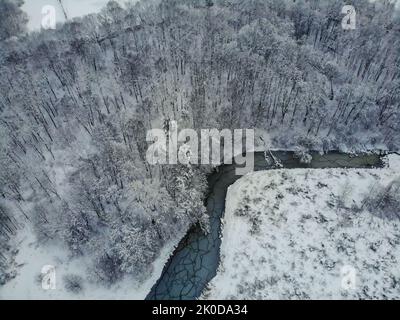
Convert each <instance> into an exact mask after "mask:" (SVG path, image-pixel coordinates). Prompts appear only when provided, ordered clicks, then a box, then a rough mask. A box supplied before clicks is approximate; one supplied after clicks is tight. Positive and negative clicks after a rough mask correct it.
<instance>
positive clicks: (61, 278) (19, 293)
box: [0, 225, 176, 300]
mask: <svg viewBox="0 0 400 320" xmlns="http://www.w3.org/2000/svg"><path fill="white" fill-rule="evenodd" d="M15 240H16V241H17V242H18V243H19V246H18V249H19V252H18V255H17V257H16V264H17V265H19V267H18V268H17V276H16V278H15V279H13V280H11V281H9V282H8V283H6V285H4V286H0V300H1V299H17V300H20V299H23V300H26V299H28V300H29V299H35V300H36V299H40V300H53V299H64V300H69V299H74V300H75V299H111V300H114V299H115V300H128V299H129V300H132V299H133V300H142V299H144V298H145V297H146V296H147V294H148V293H149V292H150V290H151V287H152V286H153V285H154V283H156V281H157V279H158V278H159V277H160V275H161V272H162V269H163V267H164V265H165V263H166V262H167V261H168V259H169V255H170V254H171V252H173V249H174V247H175V245H176V243H175V244H173V243H171V244H169V245H167V246H165V247H164V249H163V250H162V252H161V254H160V256H159V258H158V259H157V260H156V261H155V262H154V264H153V265H152V266H149V271H150V272H149V273H150V276H149V277H148V278H147V279H146V280H145V281H144V282H143V283H138V282H137V281H135V280H134V279H132V278H130V277H128V276H127V277H126V278H125V279H124V280H122V281H120V282H118V283H117V284H116V285H114V286H112V287H105V286H101V285H96V283H95V281H93V279H91V276H90V273H89V272H88V268H89V266H90V261H89V260H87V261H86V260H85V259H83V258H73V259H71V258H70V256H69V253H68V250H67V249H66V248H65V249H63V247H62V246H61V245H60V244H58V245H43V244H41V245H39V244H38V241H37V239H36V237H35V235H34V232H33V231H32V230H31V229H30V227H29V226H28V225H27V226H26V227H25V228H24V229H23V230H22V231H21V232H20V233H19V234H18V236H17V239H15ZM48 265H50V266H54V267H55V275H56V282H55V289H51V290H47V289H46V285H45V286H44V287H45V289H46V290H45V289H43V287H42V281H41V279H40V275H41V272H42V268H43V267H44V266H48ZM69 275H74V276H79V277H80V278H81V279H82V281H80V284H81V287H82V291H81V292H79V293H74V292H71V291H70V290H67V288H66V287H65V285H66V282H65V276H69Z"/></svg>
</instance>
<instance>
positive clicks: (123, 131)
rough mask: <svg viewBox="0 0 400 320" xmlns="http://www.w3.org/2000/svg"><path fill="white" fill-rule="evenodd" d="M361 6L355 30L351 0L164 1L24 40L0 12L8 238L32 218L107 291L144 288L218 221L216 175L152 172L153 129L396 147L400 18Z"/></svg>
mask: <svg viewBox="0 0 400 320" xmlns="http://www.w3.org/2000/svg"><path fill="white" fill-rule="evenodd" d="M352 2H353V5H354V6H355V8H356V10H357V28H356V30H343V29H342V27H341V21H342V17H343V16H342V14H341V8H342V6H343V5H344V2H343V1H341V0H330V1H327V0H326V1H324V0H207V1H206V0H204V1H203V0H196V1H195V0H163V1H141V2H138V3H135V4H128V5H127V6H126V8H122V7H121V6H119V5H118V4H117V3H116V2H113V1H111V2H109V3H108V5H107V6H106V7H105V8H104V9H103V10H102V11H101V12H100V13H99V14H94V15H89V16H86V17H84V18H79V19H75V20H73V21H69V22H67V23H65V24H64V25H62V26H59V27H58V28H57V30H47V31H42V32H35V33H31V34H29V35H26V34H24V31H25V29H24V28H25V27H24V23H25V22H26V17H25V15H24V14H23V13H22V11H20V8H19V7H20V3H19V1H17V2H15V1H12V0H0V14H1V15H2V16H1V19H0V41H1V42H0V132H1V133H0V168H1V170H0V205H1V207H0V208H1V210H0V223H1V224H2V226H1V227H0V237H5V238H9V237H11V234H12V233H13V232H14V229H13V227H12V225H13V224H14V223H17V221H14V220H15V219H17V218H16V217H22V218H24V219H29V220H31V221H32V223H33V224H34V225H35V229H36V230H37V232H38V235H39V237H40V239H41V240H42V241H62V242H63V243H65V244H66V245H68V247H69V248H70V249H71V252H73V253H74V254H76V255H88V256H91V257H92V258H93V268H92V271H93V273H94V274H96V275H97V276H98V277H99V278H100V279H103V280H104V281H108V282H109V281H115V280H117V279H118V278H119V277H121V276H123V275H124V274H126V273H130V274H134V275H136V276H138V277H144V275H145V272H146V271H149V269H148V265H149V264H151V262H152V261H154V259H155V258H156V257H157V254H158V252H159V250H160V249H161V248H162V246H163V245H165V244H166V243H167V242H168V241H171V240H173V239H177V238H179V237H181V236H182V234H183V233H184V232H185V230H187V228H188V227H189V226H190V225H191V224H193V223H195V222H197V221H199V220H201V221H206V220H207V217H206V213H205V210H204V206H203V198H204V194H205V191H206V190H205V188H206V183H205V174H206V172H207V170H209V168H204V167H194V166H193V167H188V166H183V165H181V166H150V165H149V164H148V163H147V162H146V159H145V152H146V149H147V142H146V140H145V138H146V131H147V130H149V129H152V128H163V124H164V123H165V122H167V121H168V120H176V121H177V122H178V124H179V126H180V127H182V128H195V129H200V128H217V129H222V128H231V129H234V128H256V129H257V130H259V131H260V132H267V133H268V134H269V135H270V136H271V140H272V143H273V144H274V147H277V148H278V147H282V148H290V147H293V148H294V147H297V146H302V147H305V148H309V149H311V148H312V149H319V150H330V149H340V148H347V149H353V150H365V149H366V148H369V149H374V148H380V149H382V148H383V149H398V148H399V144H400V139H399V130H400V122H399V110H400V107H399V104H400V54H399V53H400V19H399V15H398V12H397V11H396V10H395V9H394V4H392V3H391V2H389V1H384V0H380V1H377V2H374V3H371V2H369V1H368V0H354V1H352ZM3 8H5V10H4V11H3ZM7 10H8V11H7ZM3 12H9V14H7V18H6V19H3ZM15 36H18V38H16V37H15ZM165 130H168V128H166V129H165ZM0 259H1V256H0Z"/></svg>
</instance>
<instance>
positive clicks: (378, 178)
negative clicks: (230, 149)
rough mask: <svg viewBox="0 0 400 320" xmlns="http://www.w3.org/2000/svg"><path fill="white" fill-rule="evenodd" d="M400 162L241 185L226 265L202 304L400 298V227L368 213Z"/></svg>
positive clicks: (231, 203) (224, 252) (261, 176)
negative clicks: (207, 301)
mask: <svg viewBox="0 0 400 320" xmlns="http://www.w3.org/2000/svg"><path fill="white" fill-rule="evenodd" d="M399 159H400V157H399V156H398V155H390V156H388V157H387V163H388V166H387V167H386V168H382V169H368V170H366V169H345V170H344V169H326V170H320V169H312V170H311V169H293V170H276V171H275V170H274V171H265V172H256V173H251V174H249V175H247V176H245V177H243V178H242V179H240V180H239V181H237V182H236V183H235V184H233V185H232V186H231V187H230V188H229V191H228V195H227V199H226V213H225V218H224V221H223V239H222V246H221V264H220V266H219V270H218V272H217V276H216V277H215V278H214V279H213V280H212V281H211V282H210V284H209V286H208V290H206V291H205V292H204V293H203V296H202V297H203V298H205V299H300V298H313V299H332V298H334V299H353V298H355V299H359V298H366V299H369V298H372V299H374V298H399V297H400V285H399V283H400V282H399V280H400V273H399V270H400V268H399V266H400V258H399V257H400V231H399V230H400V228H399V227H400V223H399V220H396V219H388V218H383V217H382V216H381V215H378V214H377V212H371V210H368V209H367V208H365V206H363V203H365V201H364V200H365V199H367V198H373V197H374V196H375V195H376V194H377V193H378V192H379V190H381V189H382V188H384V187H385V186H388V185H389V184H390V183H391V182H392V181H393V180H394V179H396V178H399V173H398V168H399V165H400V160H399ZM353 271H354V272H353ZM349 276H350V280H349V279H348V277H349ZM353 276H354V277H353ZM347 280H349V281H350V282H349V283H347V284H346V282H345V281H347ZM353 280H354V283H353Z"/></svg>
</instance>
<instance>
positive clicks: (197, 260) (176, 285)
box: [146, 151, 382, 300]
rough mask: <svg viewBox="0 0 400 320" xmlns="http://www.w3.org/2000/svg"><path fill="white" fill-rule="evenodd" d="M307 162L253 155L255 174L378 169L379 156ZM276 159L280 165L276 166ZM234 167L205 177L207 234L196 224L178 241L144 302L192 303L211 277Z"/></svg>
mask: <svg viewBox="0 0 400 320" xmlns="http://www.w3.org/2000/svg"><path fill="white" fill-rule="evenodd" d="M312 156H313V159H312V161H311V163H309V164H304V163H301V162H300V160H299V159H298V158H296V157H295V156H294V153H293V152H286V151H274V152H272V154H270V153H267V154H264V152H257V153H255V154H254V158H255V171H260V170H271V169H277V168H280V167H282V168H288V169H290V168H292V169H293V168H320V169H323V168H373V167H381V166H382V161H381V156H379V155H376V154H359V155H357V156H353V155H349V154H344V153H339V152H330V153H326V154H323V155H320V154H318V153H312ZM276 160H278V161H279V162H280V165H279V166H277V165H276V163H277V161H276ZM235 169H236V165H234V164H233V165H223V166H221V167H219V168H218V170H217V171H215V172H214V173H212V174H210V176H209V177H208V185H209V195H208V198H207V200H206V205H207V211H208V214H209V216H210V232H209V233H208V234H205V233H204V232H203V231H202V230H201V228H200V226H199V225H195V226H193V227H192V228H191V229H190V230H189V231H188V233H187V235H186V236H185V237H184V238H183V239H182V241H181V242H180V244H179V245H178V247H177V248H176V250H175V252H174V253H173V255H172V256H171V258H170V259H169V261H168V263H167V264H166V265H165V267H164V270H163V272H162V274H161V276H160V278H159V279H158V281H157V283H156V284H155V285H154V286H153V288H152V290H151V292H150V293H149V294H148V296H147V298H146V299H147V300H193V299H196V298H198V297H199V296H200V295H201V293H202V292H203V290H204V288H205V287H206V285H207V284H208V282H209V281H210V280H211V279H212V278H214V277H215V275H216V273H217V269H218V265H219V260H220V247H221V237H220V236H221V218H222V217H223V214H224V211H225V197H226V193H227V190H228V187H229V186H230V185H231V184H233V183H234V182H235V181H236V180H238V179H239V178H241V176H237V175H235Z"/></svg>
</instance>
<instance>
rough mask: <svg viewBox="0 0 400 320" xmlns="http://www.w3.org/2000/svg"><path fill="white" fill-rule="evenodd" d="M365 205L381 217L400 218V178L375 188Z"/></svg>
mask: <svg viewBox="0 0 400 320" xmlns="http://www.w3.org/2000/svg"><path fill="white" fill-rule="evenodd" d="M363 207H364V208H367V209H368V210H369V211H370V212H371V213H373V214H376V215H377V216H379V217H381V218H387V219H399V218H400V179H396V180H393V181H392V182H391V183H389V185H387V186H380V187H378V188H377V190H373V192H371V195H370V196H368V197H367V198H366V199H365V200H364V202H363Z"/></svg>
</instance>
